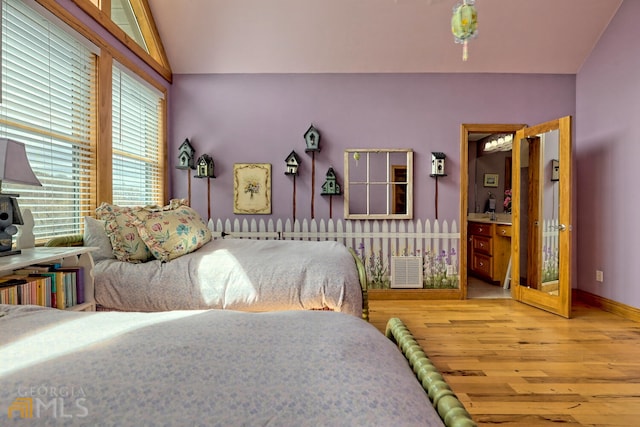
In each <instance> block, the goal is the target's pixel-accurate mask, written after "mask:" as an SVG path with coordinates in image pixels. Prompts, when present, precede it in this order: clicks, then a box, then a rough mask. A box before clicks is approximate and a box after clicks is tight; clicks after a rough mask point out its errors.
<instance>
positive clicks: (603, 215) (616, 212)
mask: <svg viewBox="0 0 640 427" xmlns="http://www.w3.org/2000/svg"><path fill="white" fill-rule="evenodd" d="M638 16H640V2H638V1H630V0H625V1H624V2H623V3H622V5H621V6H620V9H619V10H618V13H617V14H616V16H615V17H614V18H613V20H612V21H611V23H610V25H609V27H608V28H607V30H606V31H605V33H604V34H603V35H602V37H601V38H600V40H599V42H598V44H597V45H596V47H595V49H594V50H593V52H592V53H591V55H590V57H589V58H588V60H587V61H586V62H585V64H584V65H583V67H582V69H581V70H580V72H579V73H578V75H577V78H576V95H577V96H576V118H577V121H576V138H575V139H576V143H575V151H574V152H575V157H576V164H577V168H576V169H577V181H578V200H577V212H578V216H577V224H576V225H575V230H576V232H577V239H578V245H576V246H577V247H576V250H577V263H578V278H577V279H578V280H577V283H578V288H579V289H581V290H584V291H587V292H591V293H593V294H596V295H599V296H602V297H605V298H608V299H611V300H614V301H617V302H620V303H623V304H626V305H630V306H632V307H636V308H640V286H639V285H638V282H637V280H638V278H639V277H640V262H638V260H637V259H636V257H637V256H638V254H640V227H638V224H636V221H637V220H638V218H637V217H636V213H637V212H638V211H639V210H640V197H639V195H640V193H639V192H638V189H637V187H636V186H637V183H638V182H639V181H640V168H639V167H638V158H640V136H639V133H638V123H639V120H640V50H639V49H638V45H637V41H638V39H639V38H640V27H638V23H637V19H636V18H637V17H638ZM595 270H602V271H603V272H604V282H603V283H599V282H596V281H595Z"/></svg>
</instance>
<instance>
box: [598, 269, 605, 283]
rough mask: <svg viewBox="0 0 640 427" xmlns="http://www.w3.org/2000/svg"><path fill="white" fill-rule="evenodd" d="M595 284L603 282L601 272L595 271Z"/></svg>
mask: <svg viewBox="0 0 640 427" xmlns="http://www.w3.org/2000/svg"><path fill="white" fill-rule="evenodd" d="M596 282H604V273H603V272H602V270H596Z"/></svg>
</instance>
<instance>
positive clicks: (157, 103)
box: [112, 62, 164, 206]
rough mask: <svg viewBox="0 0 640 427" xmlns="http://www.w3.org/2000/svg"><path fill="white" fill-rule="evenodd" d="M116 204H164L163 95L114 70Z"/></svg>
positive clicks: (114, 172)
mask: <svg viewBox="0 0 640 427" xmlns="http://www.w3.org/2000/svg"><path fill="white" fill-rule="evenodd" d="M112 99H113V119H112V120H113V136H112V139H113V203H114V204H116V205H120V206H139V205H148V204H162V202H163V194H164V191H163V189H164V177H163V173H164V147H163V144H162V135H163V131H162V127H163V123H162V117H163V114H162V103H163V95H162V94H161V93H160V92H158V91H157V90H155V89H152V88H150V87H149V86H148V85H146V84H144V83H142V82H141V81H139V80H138V79H136V78H134V77H132V76H130V75H129V74H128V73H126V72H125V71H124V68H123V67H122V66H121V65H120V64H117V63H116V62H114V66H113V96H112Z"/></svg>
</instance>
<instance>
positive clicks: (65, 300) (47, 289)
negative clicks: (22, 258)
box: [0, 263, 84, 310]
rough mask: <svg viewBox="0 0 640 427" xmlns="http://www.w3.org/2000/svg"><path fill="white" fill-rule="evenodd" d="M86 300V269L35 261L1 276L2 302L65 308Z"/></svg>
mask: <svg viewBox="0 0 640 427" xmlns="http://www.w3.org/2000/svg"><path fill="white" fill-rule="evenodd" d="M82 303H84V268H83V267H62V266H61V265H60V264H57V263H53V264H35V265H31V266H29V267H25V268H21V269H19V270H14V271H13V274H10V275H7V276H2V277H0V304H23V305H26V304H33V305H41V306H43V307H53V308H59V309H61V310H64V309H65V308H68V307H73V306H74V305H77V304H82Z"/></svg>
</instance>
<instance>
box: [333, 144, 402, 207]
mask: <svg viewBox="0 0 640 427" xmlns="http://www.w3.org/2000/svg"><path fill="white" fill-rule="evenodd" d="M344 170H345V181H346V182H345V192H344V217H345V218H347V219H411V218H413V150H411V149H407V148H395V149H394V148H391V149H370V148H369V149H366V148H363V149H347V150H345V152H344Z"/></svg>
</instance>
